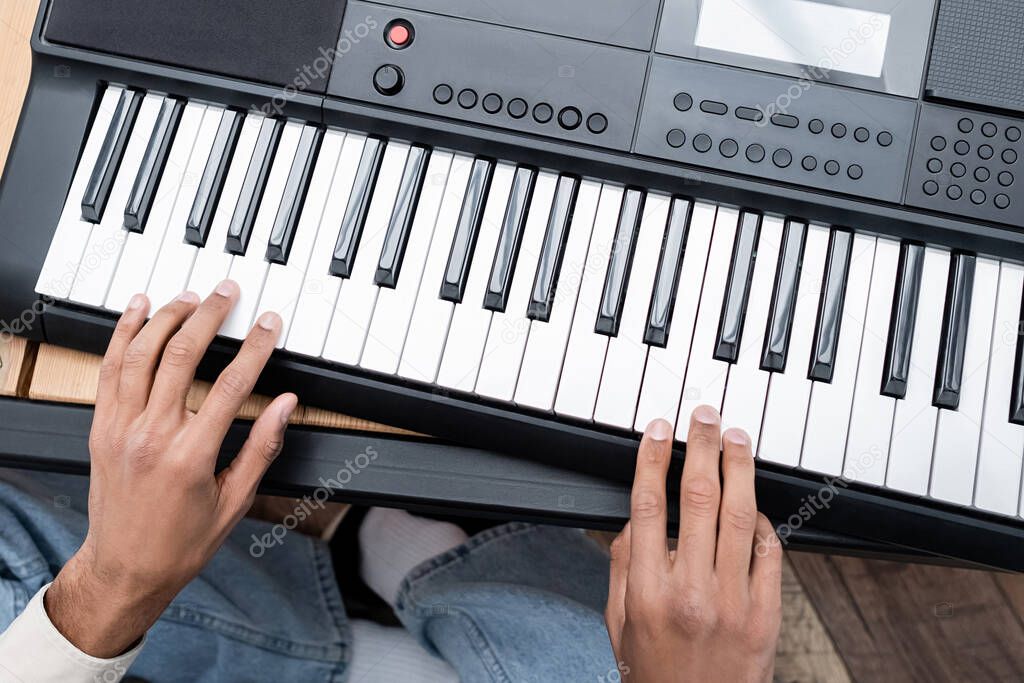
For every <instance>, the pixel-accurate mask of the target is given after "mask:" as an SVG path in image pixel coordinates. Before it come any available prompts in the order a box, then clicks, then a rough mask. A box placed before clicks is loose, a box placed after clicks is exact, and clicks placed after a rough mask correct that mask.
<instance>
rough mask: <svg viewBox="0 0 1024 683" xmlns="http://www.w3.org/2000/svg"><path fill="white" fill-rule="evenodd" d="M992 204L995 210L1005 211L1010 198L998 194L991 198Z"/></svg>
mask: <svg viewBox="0 0 1024 683" xmlns="http://www.w3.org/2000/svg"><path fill="white" fill-rule="evenodd" d="M992 203H993V204H995V205H996V208H997V209H1005V208H1006V207H1008V206H1009V205H1010V198H1009V197H1007V196H1006V195H1005V194H1003V193H1002V192H1000V193H999V194H997V195H996V196H995V197H993V198H992Z"/></svg>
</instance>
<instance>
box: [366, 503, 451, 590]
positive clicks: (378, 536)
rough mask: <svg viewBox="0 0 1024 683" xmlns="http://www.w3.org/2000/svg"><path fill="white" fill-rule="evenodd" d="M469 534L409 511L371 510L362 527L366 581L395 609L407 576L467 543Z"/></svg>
mask: <svg viewBox="0 0 1024 683" xmlns="http://www.w3.org/2000/svg"><path fill="white" fill-rule="evenodd" d="M468 538H469V537H468V536H467V535H466V532H465V531H463V530H462V529H460V528H459V527H457V526H455V525H454V524H449V523H448V522H438V521H435V520H432V519H424V518H423V517H415V516H413V515H410V514H409V513H408V512H406V511H405V510H392V509H390V508H370V511H369V512H368V513H367V514H366V519H364V520H363V525H362V526H361V527H359V548H360V550H361V553H362V563H361V566H360V568H359V570H360V574H361V575H362V577H363V581H365V582H366V585H367V586H369V587H370V588H371V589H372V590H373V592H374V593H376V594H377V595H379V596H380V597H381V598H382V599H383V600H384V601H385V602H387V603H388V604H389V605H391V606H392V607H394V606H395V597H396V596H397V594H398V587H399V586H400V585H401V584H402V580H403V579H405V576H406V575H407V574H408V573H409V572H410V571H411V570H412V569H413V568H414V567H415V566H416V565H418V564H420V563H421V562H423V561H425V560H429V559H430V558H432V557H434V556H436V555H440V554H441V553H443V552H445V551H447V550H451V549H452V548H454V547H455V546H457V545H461V544H462V543H464V542H465V541H466V540H467V539H468Z"/></svg>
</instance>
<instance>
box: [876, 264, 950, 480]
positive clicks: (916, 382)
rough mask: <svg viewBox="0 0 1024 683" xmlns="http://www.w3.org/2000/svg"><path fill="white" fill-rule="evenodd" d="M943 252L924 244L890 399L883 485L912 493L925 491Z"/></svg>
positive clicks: (946, 270)
mask: <svg viewBox="0 0 1024 683" xmlns="http://www.w3.org/2000/svg"><path fill="white" fill-rule="evenodd" d="M948 276H949V252H948V251H944V250H941V249H934V248H931V247H928V248H926V249H925V252H924V264H923V267H922V270H921V293H920V295H919V298H918V302H917V321H916V323H915V324H914V342H913V346H912V347H911V350H910V353H911V355H910V373H909V376H908V377H907V393H906V396H904V397H903V399H901V400H899V401H896V414H895V416H894V417H893V424H892V441H891V443H890V444H889V463H888V466H887V468H886V474H885V485H886V486H888V487H889V488H893V489H897V490H899V491H906V492H907V493H914V494H917V495H919V496H920V495H924V494H925V493H927V491H928V475H929V473H930V472H931V460H932V446H933V444H934V437H935V420H936V419H937V418H938V408H936V407H935V406H933V405H932V395H933V393H934V391H935V367H936V364H937V363H938V359H939V337H940V335H941V334H942V310H943V308H944V306H945V302H946V287H945V282H946V279H947V278H948Z"/></svg>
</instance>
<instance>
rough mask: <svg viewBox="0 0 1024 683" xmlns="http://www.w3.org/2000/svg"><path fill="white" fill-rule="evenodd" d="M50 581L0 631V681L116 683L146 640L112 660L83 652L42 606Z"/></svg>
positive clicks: (21, 682) (20, 682) (0, 682)
mask: <svg viewBox="0 0 1024 683" xmlns="http://www.w3.org/2000/svg"><path fill="white" fill-rule="evenodd" d="M49 587H50V584H46V585H45V586H43V587H42V588H41V589H39V592H38V593H36V594H35V596H34V597H33V598H32V600H31V601H30V602H29V603H28V606H27V607H25V611H24V612H22V613H21V614H20V615H18V618H17V619H15V620H14V621H13V622H11V625H10V626H8V627H7V630H6V631H4V632H3V633H0V683H9V682H10V683H29V682H31V683H37V682H38V683H51V682H53V683H94V682H95V681H102V682H103V683H117V681H120V680H121V678H122V677H123V676H124V675H125V674H126V673H127V672H128V667H130V666H131V665H132V662H134V661H135V658H136V657H138V656H139V652H140V651H141V650H142V646H143V644H144V643H145V639H143V640H142V641H140V642H139V644H138V645H136V646H135V647H133V648H132V649H131V650H130V651H129V652H126V653H125V654H123V655H121V656H120V657H115V658H113V659H97V658H96V657H90V656H89V655H87V654H85V653H84V652H82V651H81V650H79V649H78V648H76V647H75V646H74V645H72V644H71V643H70V642H69V641H68V640H67V638H65V637H64V636H62V635H61V633H60V631H58V630H57V629H56V627H54V625H53V623H52V622H51V621H50V617H49V615H47V614H46V608H45V607H44V606H43V596H44V595H45V594H46V590H47V589H48V588H49Z"/></svg>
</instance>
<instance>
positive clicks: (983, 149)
mask: <svg viewBox="0 0 1024 683" xmlns="http://www.w3.org/2000/svg"><path fill="white" fill-rule="evenodd" d="M993 154H995V151H994V150H993V149H992V145H982V146H980V147H978V156H979V157H981V158H982V159H991V158H992V155H993Z"/></svg>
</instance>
